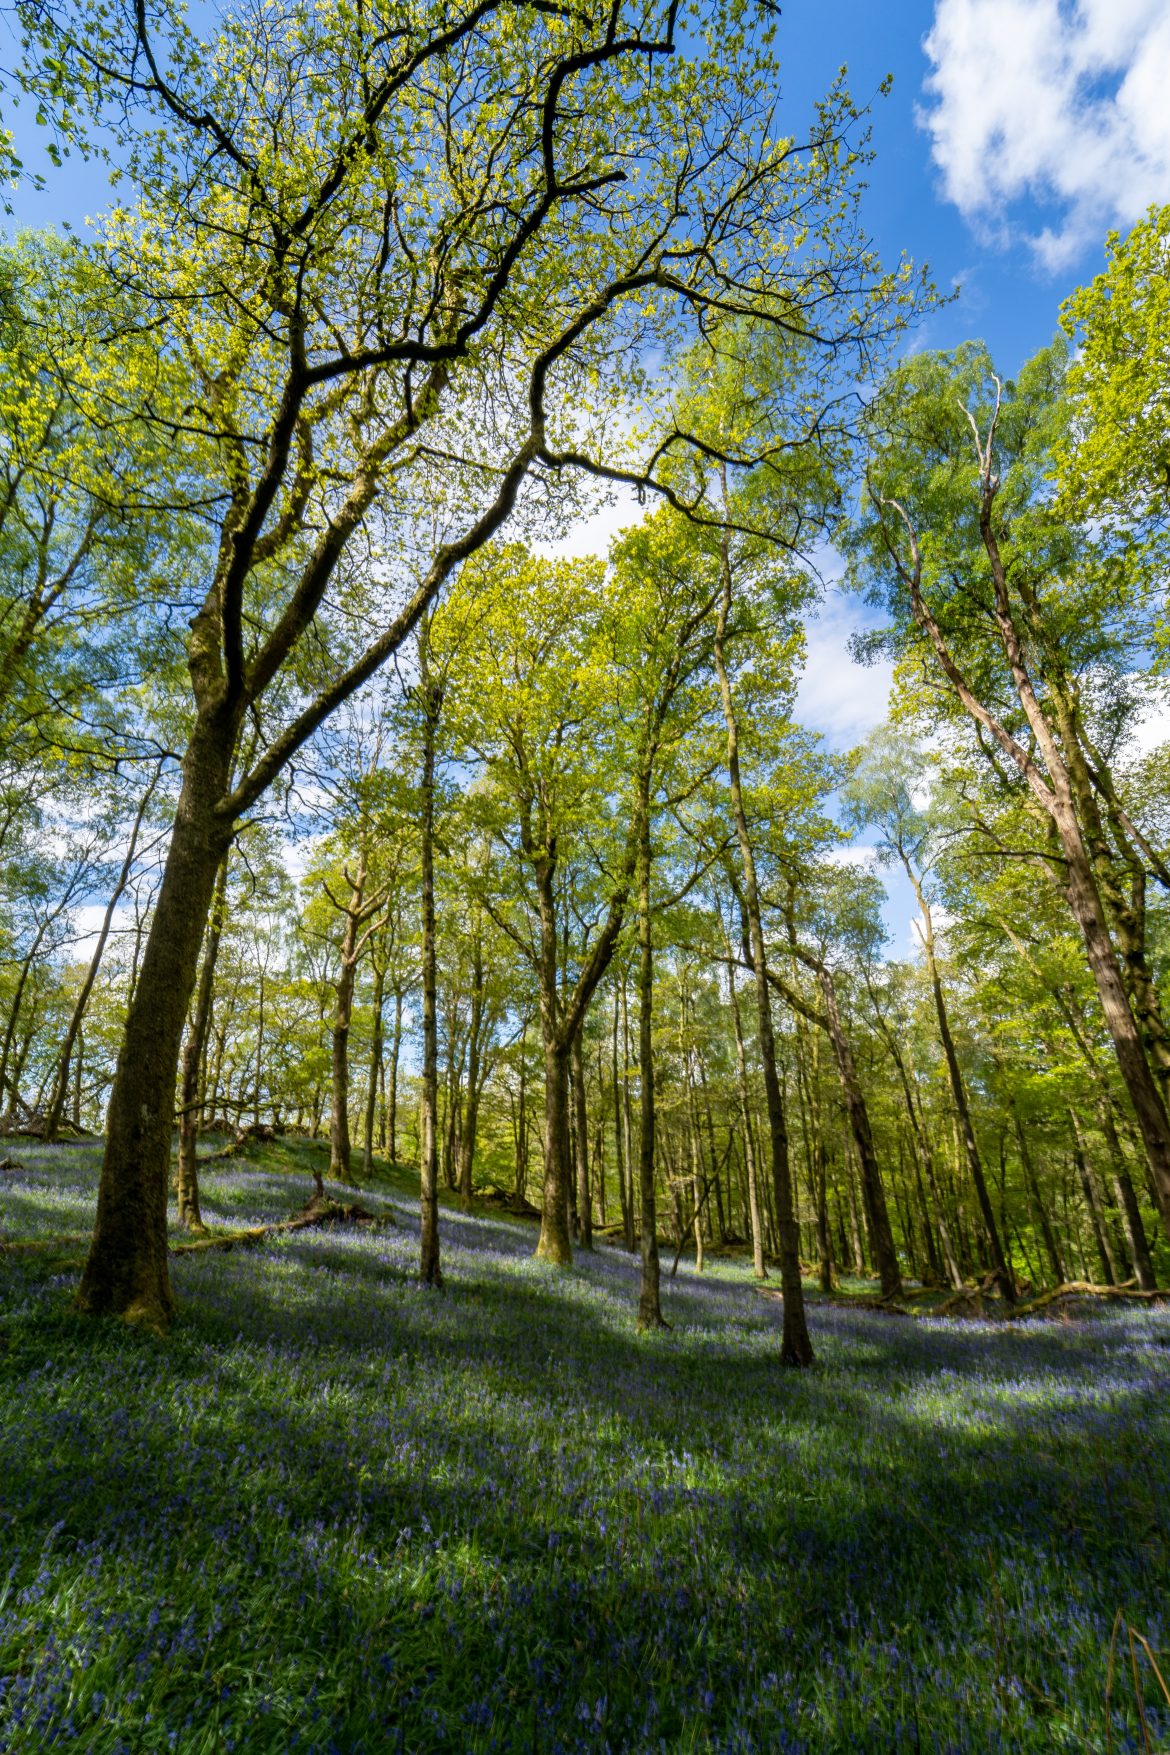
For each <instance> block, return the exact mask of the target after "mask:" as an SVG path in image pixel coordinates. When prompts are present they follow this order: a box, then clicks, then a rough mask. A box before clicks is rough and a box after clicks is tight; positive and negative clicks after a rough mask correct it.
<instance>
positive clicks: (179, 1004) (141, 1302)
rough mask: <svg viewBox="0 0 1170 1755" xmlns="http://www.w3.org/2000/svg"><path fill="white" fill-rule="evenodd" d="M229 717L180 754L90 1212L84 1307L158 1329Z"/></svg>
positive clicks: (222, 841) (219, 835)
mask: <svg viewBox="0 0 1170 1755" xmlns="http://www.w3.org/2000/svg"><path fill="white" fill-rule="evenodd" d="M234 745H235V730H234V726H233V725H231V724H230V723H229V724H226V725H225V724H223V723H221V722H219V721H217V720H215V719H213V718H209V717H206V718H201V719H200V720H198V721H197V722H196V727H195V731H194V733H193V735H192V738H191V742H190V744H189V746H188V749H187V753H186V756H185V757H184V760H183V783H182V789H181V791H180V794H179V802H178V808H177V810H176V814H175V823H174V828H173V830H172V834H171V844H170V848H169V851H168V854H167V861H166V867H165V870H164V872H163V880H162V884H161V887H160V889H159V893H158V900H157V902H156V904H155V909H154V918H153V921H152V923H151V928H150V933H149V935H148V937H147V940H146V944H145V947H144V951H143V956H142V963H141V968H140V971H139V975H138V981H137V984H136V987H135V992H134V998H133V999H132V1001H131V1002H130V1006H129V1010H128V1012H127V1016H126V1026H125V1033H124V1036H123V1040H122V1048H121V1052H120V1054H119V1056H118V1068H117V1072H116V1073H115V1075H114V1086H113V1091H112V1093H111V1097H110V1108H109V1116H108V1120H107V1124H106V1126H107V1133H106V1149H105V1154H104V1157H103V1160H102V1171H101V1180H100V1183H99V1186H98V1200H97V1217H96V1222H95V1225H94V1234H93V1241H92V1243H91V1245H90V1251H89V1257H88V1259H87V1261H86V1264H85V1270H84V1272H83V1274H82V1279H81V1286H80V1289H79V1292H78V1302H79V1304H80V1305H81V1308H82V1309H84V1310H87V1311H90V1312H92V1313H93V1314H94V1315H107V1314H108V1315H118V1316H122V1317H125V1318H126V1320H127V1321H139V1322H143V1323H145V1324H147V1325H149V1326H152V1327H156V1328H161V1327H164V1326H165V1325H166V1324H167V1322H168V1321H169V1320H170V1317H171V1315H172V1314H173V1311H174V1297H173V1295H172V1292H171V1284H170V1276H169V1273H168V1270H167V1184H168V1181H169V1168H170V1156H171V1137H172V1134H173V1130H174V1122H175V1081H176V1077H177V1072H178V1063H179V1046H180V1043H181V1042H182V1037H183V1026H184V1024H185V1022H186V1018H187V1008H188V1006H189V1005H190V1003H191V993H192V989H193V988H194V985H195V975H196V970H197V968H198V963H199V947H200V945H201V943H202V940H203V933H204V928H205V927H206V924H207V916H208V911H209V909H210V907H211V901H212V895H213V892H214V890H215V879H216V872H217V871H218V869H219V864H220V861H221V860H222V858H223V856H224V854H225V853H226V852H227V848H228V845H229V843H230V841H231V837H232V827H233V825H232V823H231V821H230V820H229V819H228V818H227V817H226V816H225V815H221V814H218V813H217V812H216V809H215V802H216V800H217V799H219V798H222V796H223V795H224V792H225V791H226V789H227V785H228V780H229V775H230V769H231V762H232V752H233V749H234Z"/></svg>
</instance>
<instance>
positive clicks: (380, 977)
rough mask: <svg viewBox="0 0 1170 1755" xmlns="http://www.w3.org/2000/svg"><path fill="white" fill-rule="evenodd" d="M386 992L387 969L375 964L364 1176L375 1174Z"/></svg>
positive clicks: (364, 1135)
mask: <svg viewBox="0 0 1170 1755" xmlns="http://www.w3.org/2000/svg"><path fill="white" fill-rule="evenodd" d="M385 992H386V968H385V965H384V964H383V963H380V962H378V963H375V964H374V996H373V999H372V1001H371V1009H372V1021H373V1029H372V1030H371V1032H370V1080H369V1086H368V1088H367V1090H366V1115H365V1126H364V1128H363V1131H362V1175H363V1176H367V1177H368V1176H372V1175H373V1173H374V1121H375V1117H376V1115H377V1109H378V1081H379V1077H380V1075H381V1071H382V1040H383V1038H382V1001H383V998H384V996H385Z"/></svg>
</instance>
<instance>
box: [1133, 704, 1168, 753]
mask: <svg viewBox="0 0 1170 1755" xmlns="http://www.w3.org/2000/svg"><path fill="white" fill-rule="evenodd" d="M1166 742H1170V701H1167V700H1166V699H1165V698H1164V697H1162V696H1155V697H1154V698H1153V700H1151V701H1150V702H1148V703H1147V705H1146V706H1145V708H1144V709H1143V711H1142V712H1141V713H1140V714H1139V716H1138V718H1137V720H1136V722H1135V724H1134V727H1133V750H1134V754H1135V755H1138V756H1148V755H1150V754H1151V752H1152V751H1154V750H1156V749H1158V748H1160V746H1161V745H1162V744H1164V743H1166Z"/></svg>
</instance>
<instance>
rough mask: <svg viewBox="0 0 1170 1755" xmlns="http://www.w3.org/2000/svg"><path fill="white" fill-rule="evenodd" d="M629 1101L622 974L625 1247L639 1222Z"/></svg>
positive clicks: (631, 1243)
mask: <svg viewBox="0 0 1170 1755" xmlns="http://www.w3.org/2000/svg"><path fill="white" fill-rule="evenodd" d="M632 1108H633V1106H632V1104H631V1102H630V1012H629V1002H628V998H627V994H626V975H625V972H624V971H623V974H622V1120H621V1127H622V1144H623V1147H624V1149H625V1159H626V1205H627V1207H628V1209H629V1214H630V1240H629V1242H628V1244H627V1245H626V1247H627V1248H628V1249H629V1250H630V1251H631V1253H632V1251H633V1248H634V1237H635V1234H636V1232H637V1231H638V1229H639V1226H640V1224H641V1216H640V1214H639V1211H638V1203H637V1201H635V1199H634V1189H635V1183H634V1121H633V1113H632Z"/></svg>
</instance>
